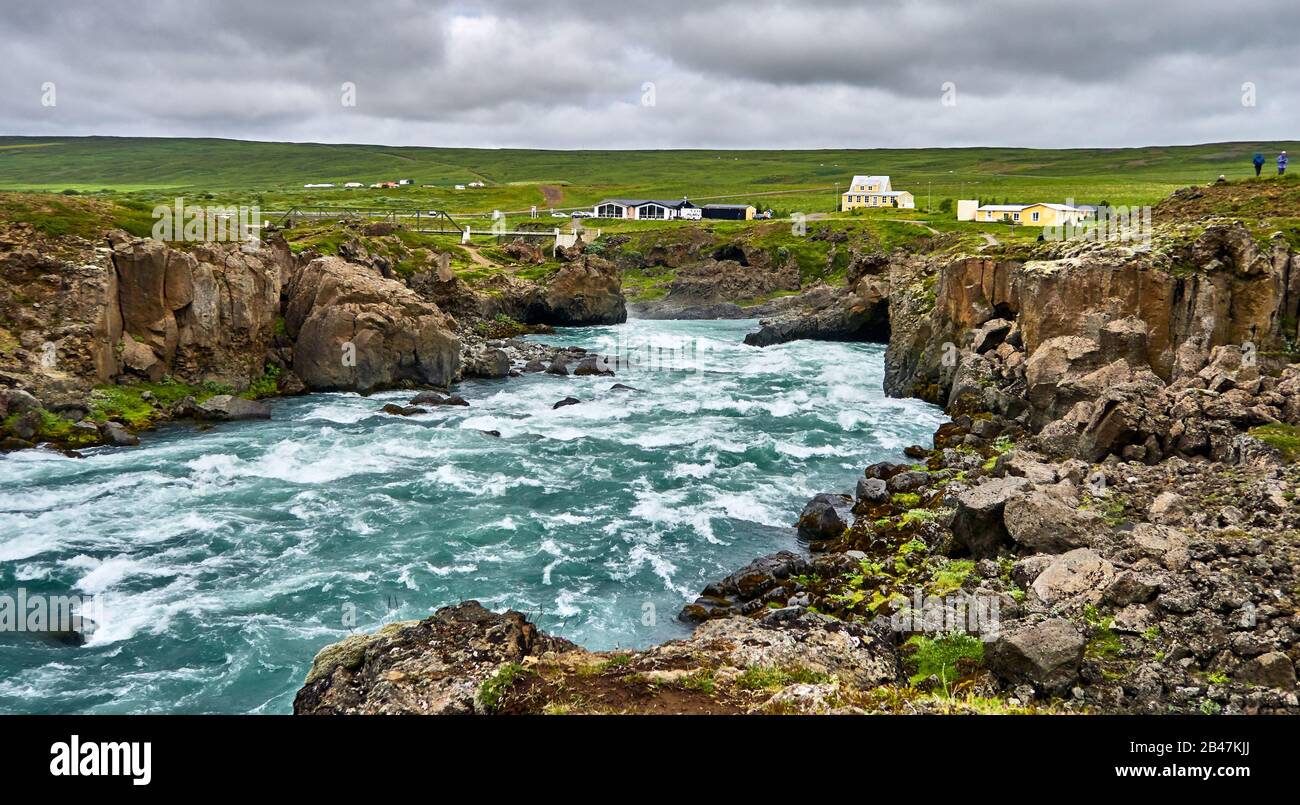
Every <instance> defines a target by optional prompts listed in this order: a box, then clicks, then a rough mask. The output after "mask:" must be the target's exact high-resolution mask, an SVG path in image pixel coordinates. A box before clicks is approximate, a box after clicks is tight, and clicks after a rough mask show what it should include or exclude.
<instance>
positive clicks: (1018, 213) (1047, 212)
mask: <svg viewBox="0 0 1300 805" xmlns="http://www.w3.org/2000/svg"><path fill="white" fill-rule="evenodd" d="M1088 217H1089V214H1088V211H1087V210H1083V209H1080V208H1078V207H1073V206H1070V205H1069V204H1049V203H1046V202H1036V203H1033V204H985V205H984V206H982V207H978V208H976V210H975V220H976V221H982V222H1002V223H1013V224H1021V225H1023V226H1064V225H1065V224H1077V223H1079V222H1081V221H1083V220H1085V219H1086V218H1088Z"/></svg>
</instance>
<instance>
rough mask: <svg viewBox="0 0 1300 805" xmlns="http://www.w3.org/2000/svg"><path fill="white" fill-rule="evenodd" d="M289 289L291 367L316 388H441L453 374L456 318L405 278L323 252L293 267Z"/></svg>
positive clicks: (457, 357)
mask: <svg viewBox="0 0 1300 805" xmlns="http://www.w3.org/2000/svg"><path fill="white" fill-rule="evenodd" d="M286 295H287V299H288V301H287V303H286V305H285V316H284V319H285V325H286V327H287V329H288V333H289V335H290V336H291V337H292V338H293V339H294V341H295V345H294V371H295V372H296V373H297V374H298V376H299V377H301V378H302V379H303V381H304V382H305V383H306V384H307V387H308V388H310V389H312V390H315V391H339V390H346V391H360V392H370V391H375V390H377V389H382V388H388V387H393V386H398V385H403V384H409V385H426V386H440V387H442V386H446V385H448V384H449V383H450V382H451V381H452V380H453V379H454V378H455V377H456V373H457V370H458V368H459V362H460V343H459V341H458V340H457V338H456V336H455V335H453V333H452V328H453V327H454V326H455V322H454V321H453V320H451V319H449V318H448V317H447V316H446V315H444V314H443V313H442V311H440V310H439V309H438V307H437V306H436V305H434V304H432V303H430V302H426V301H424V300H423V299H421V298H420V297H419V295H417V294H416V293H415V292H414V291H412V290H411V289H409V288H407V287H406V286H405V285H403V284H402V283H400V282H397V281H395V280H387V279H384V278H383V277H381V276H378V275H376V274H374V273H373V272H371V271H369V270H367V269H365V268H364V267H361V266H357V265H355V264H352V263H348V262H347V261H346V260H343V259H341V258H338V257H320V258H317V259H315V260H312V261H311V262H310V263H308V264H307V265H305V266H303V267H301V268H299V269H298V270H297V271H296V272H295V273H294V275H293V276H292V277H291V278H290V280H289V283H288V287H287V289H286Z"/></svg>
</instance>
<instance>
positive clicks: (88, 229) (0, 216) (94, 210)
mask: <svg viewBox="0 0 1300 805" xmlns="http://www.w3.org/2000/svg"><path fill="white" fill-rule="evenodd" d="M152 209H153V208H152V205H146V204H144V203H142V202H136V201H128V200H109V199H90V198H81V197H77V196H64V195H41V194H35V193H0V221H9V222H12V223H20V224H29V225H31V226H32V227H33V228H35V229H36V230H38V231H40V232H42V233H43V234H45V235H46V236H48V237H51V238H57V237H64V236H75V237H81V238H86V239H90V240H94V239H98V238H102V237H103V236H104V233H105V232H107V231H109V230H110V229H125V230H126V231H127V232H129V233H131V234H132V235H136V236H139V237H146V236H148V235H149V233H150V232H151V231H152V229H153V214H152Z"/></svg>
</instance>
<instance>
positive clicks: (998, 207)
mask: <svg viewBox="0 0 1300 805" xmlns="http://www.w3.org/2000/svg"><path fill="white" fill-rule="evenodd" d="M1030 207H1048V208H1050V209H1053V210H1062V211H1066V212H1069V211H1071V210H1074V211H1082V208H1080V207H1071V206H1070V205H1069V204H1052V203H1050V202H1046V201H1035V202H1033V203H1031V204H985V205H983V206H981V207H980V208H979V209H981V210H988V211H989V212H1020V211H1021V210H1027V209H1029V208H1030Z"/></svg>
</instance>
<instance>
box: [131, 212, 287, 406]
mask: <svg viewBox="0 0 1300 805" xmlns="http://www.w3.org/2000/svg"><path fill="white" fill-rule="evenodd" d="M109 242H110V244H111V245H112V249H113V251H112V262H113V267H114V271H115V274H116V278H117V279H116V286H117V304H118V308H119V310H120V317H121V335H120V338H121V344H120V349H119V355H120V359H121V363H122V366H123V369H124V370H125V371H129V372H132V373H134V374H136V375H138V376H141V377H145V378H148V379H150V380H155V381H156V380H159V379H161V378H162V377H164V376H170V377H175V378H177V379H180V380H183V381H185V382H187V383H205V382H211V383H220V384H223V385H227V386H230V387H231V388H234V389H235V390H243V389H245V388H247V387H248V385H249V384H250V383H251V382H252V381H253V380H255V379H257V378H258V377H260V376H261V374H262V372H263V368H264V363H265V361H264V358H265V355H266V353H267V351H268V349H270V347H271V346H272V342H273V340H274V337H275V328H276V321H277V320H278V319H279V316H280V289H281V285H282V283H283V282H284V279H285V275H286V274H287V273H288V271H289V270H290V266H291V265H292V262H293V261H292V258H291V257H290V255H289V253H288V249H287V247H286V246H285V245H284V243H283V241H279V240H277V241H273V242H271V243H269V244H266V245H262V244H260V243H242V244H241V243H222V244H208V243H204V244H199V245H197V246H196V247H195V248H193V249H192V250H189V251H185V250H181V249H176V248H173V247H171V246H169V245H168V244H166V243H163V242H161V241H157V240H150V239H146V238H130V237H128V236H127V235H126V234H125V233H123V232H115V233H111V234H110V235H109ZM105 379H106V378H105Z"/></svg>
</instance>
